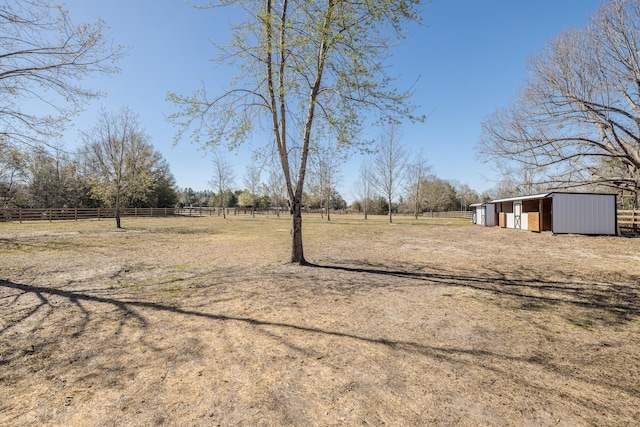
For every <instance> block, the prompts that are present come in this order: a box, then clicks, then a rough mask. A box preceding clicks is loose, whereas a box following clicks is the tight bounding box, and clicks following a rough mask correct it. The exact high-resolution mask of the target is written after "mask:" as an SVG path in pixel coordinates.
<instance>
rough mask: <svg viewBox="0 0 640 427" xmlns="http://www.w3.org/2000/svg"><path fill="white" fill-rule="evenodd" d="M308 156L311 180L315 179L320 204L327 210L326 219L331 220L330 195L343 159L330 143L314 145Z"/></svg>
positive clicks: (336, 181)
mask: <svg viewBox="0 0 640 427" xmlns="http://www.w3.org/2000/svg"><path fill="white" fill-rule="evenodd" d="M310 158H311V171H312V181H315V184H316V187H317V188H318V192H319V194H320V198H321V201H322V202H321V204H320V206H321V207H322V205H324V207H325V208H326V210H327V221H331V213H330V211H331V205H332V203H331V195H332V194H333V191H334V187H335V186H336V185H337V184H338V182H339V180H340V166H341V164H342V161H343V159H342V157H340V152H339V151H338V149H337V148H336V147H334V146H333V145H330V144H329V145H326V146H316V147H315V149H314V150H313V151H312V152H311V154H310Z"/></svg>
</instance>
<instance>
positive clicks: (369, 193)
mask: <svg viewBox="0 0 640 427" xmlns="http://www.w3.org/2000/svg"><path fill="white" fill-rule="evenodd" d="M373 186H374V179H373V171H372V170H371V164H370V162H369V159H367V158H365V159H364V160H363V161H362V163H361V164H360V170H359V172H358V178H357V179H356V181H355V183H354V185H353V194H354V195H355V197H356V198H357V199H358V200H359V201H360V204H361V206H362V210H363V212H364V219H365V220H366V219H367V215H368V214H369V210H370V201H371V199H372V198H373Z"/></svg>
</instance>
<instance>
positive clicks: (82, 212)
mask: <svg viewBox="0 0 640 427" xmlns="http://www.w3.org/2000/svg"><path fill="white" fill-rule="evenodd" d="M172 215H177V209H174V208H126V209H120V216H123V217H125V216H128V217H161V216H172ZM115 216H116V213H115V209H107V208H47V209H17V208H0V222H10V221H19V222H22V221H50V222H51V221H59V220H67V221H69V220H71V221H73V220H75V221H77V220H79V219H98V220H100V219H107V218H115Z"/></svg>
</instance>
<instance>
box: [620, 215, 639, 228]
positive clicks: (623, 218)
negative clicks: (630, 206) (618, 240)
mask: <svg viewBox="0 0 640 427" xmlns="http://www.w3.org/2000/svg"><path fill="white" fill-rule="evenodd" d="M618 226H619V227H620V228H621V229H631V230H633V231H638V230H639V229H640V211H636V210H619V211H618Z"/></svg>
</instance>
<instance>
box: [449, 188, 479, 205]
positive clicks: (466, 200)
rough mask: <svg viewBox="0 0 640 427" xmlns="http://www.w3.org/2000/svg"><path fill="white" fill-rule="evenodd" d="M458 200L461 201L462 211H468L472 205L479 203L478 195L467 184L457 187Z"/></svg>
mask: <svg viewBox="0 0 640 427" xmlns="http://www.w3.org/2000/svg"><path fill="white" fill-rule="evenodd" d="M455 189H456V194H457V196H458V200H459V201H460V210H462V211H466V210H468V209H469V205H470V204H471V203H475V202H479V201H480V196H479V195H478V193H477V192H476V191H475V190H473V189H472V188H471V187H469V186H468V185H467V184H458V185H456V186H455Z"/></svg>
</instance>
